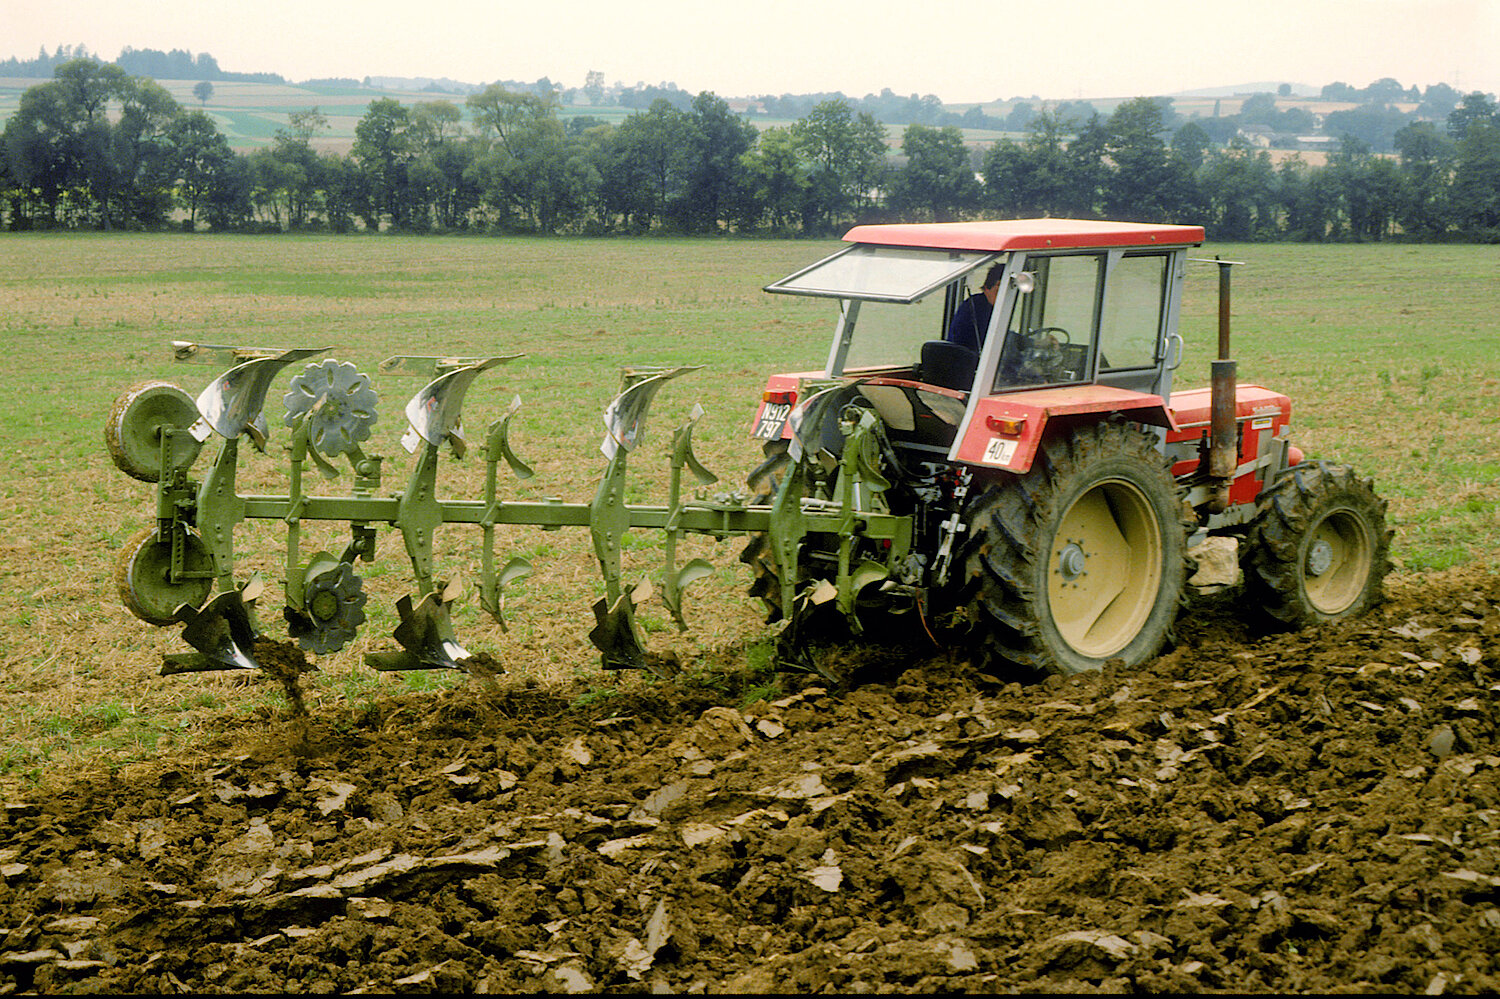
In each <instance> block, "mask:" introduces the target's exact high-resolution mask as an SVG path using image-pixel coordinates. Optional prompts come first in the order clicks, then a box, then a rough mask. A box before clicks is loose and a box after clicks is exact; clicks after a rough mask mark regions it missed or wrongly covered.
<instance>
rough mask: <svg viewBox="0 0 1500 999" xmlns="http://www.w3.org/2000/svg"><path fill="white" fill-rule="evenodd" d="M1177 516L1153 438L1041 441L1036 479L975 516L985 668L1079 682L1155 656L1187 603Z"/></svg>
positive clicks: (1122, 433)
mask: <svg viewBox="0 0 1500 999" xmlns="http://www.w3.org/2000/svg"><path fill="white" fill-rule="evenodd" d="M1180 509H1181V508H1180V503H1179V499H1178V490H1177V484H1176V482H1175V481H1174V480H1173V479H1172V476H1171V474H1170V473H1169V471H1168V469H1167V466H1166V463H1165V461H1164V460H1163V458H1162V456H1161V453H1160V452H1159V451H1157V449H1156V439H1155V437H1153V436H1152V435H1151V434H1150V433H1147V432H1145V431H1143V430H1140V429H1137V428H1134V427H1131V426H1128V425H1125V424H1119V423H1110V424H1104V425H1100V426H1090V427H1082V428H1079V429H1078V430H1076V431H1074V432H1073V433H1072V434H1071V435H1070V436H1067V437H1062V438H1056V439H1053V440H1049V441H1044V442H1043V443H1042V446H1041V448H1040V450H1039V451H1038V454H1037V458H1036V461H1035V462H1034V463H1033V465H1032V468H1031V471H1030V472H1028V473H1027V474H1025V475H1023V476H1020V477H1019V478H1016V479H1009V480H1007V481H1004V482H1000V483H997V484H995V485H993V486H991V487H990V488H989V489H987V490H986V491H985V492H984V493H983V494H982V495H981V496H980V497H979V498H978V499H977V500H976V501H975V503H974V505H973V506H972V507H971V514H970V517H969V540H968V543H967V546H966V548H965V569H966V576H967V584H966V585H967V590H968V593H969V597H968V614H969V622H970V626H971V628H972V629H973V640H974V644H975V654H976V663H977V665H978V666H979V667H980V668H981V669H984V670H986V671H989V672H998V673H1004V672H1007V664H1012V665H1013V666H1019V667H1021V668H1022V670H1023V671H1027V672H1029V673H1031V674H1032V675H1041V674H1047V673H1060V674H1064V675H1071V674H1074V673H1079V672H1083V671H1085V670H1095V669H1099V668H1101V667H1102V666H1103V665H1104V664H1105V663H1106V662H1109V661H1111V660H1122V661H1123V662H1124V663H1125V665H1126V666H1132V667H1133V666H1138V665H1140V664H1141V663H1143V662H1145V661H1146V660H1148V659H1150V658H1151V657H1153V656H1155V655H1156V654H1157V653H1158V652H1159V651H1160V650H1161V647H1162V645H1163V643H1164V642H1165V641H1166V640H1167V636H1168V633H1169V631H1170V630H1171V627H1172V623H1173V621H1174V620H1175V619H1176V615H1177V607H1178V603H1179V601H1180V599H1181V596H1182V589H1183V580H1184V578H1185V562H1184V557H1183V549H1184V542H1185V533H1186V532H1185V531H1184V529H1183V524H1182V520H1181V513H1180Z"/></svg>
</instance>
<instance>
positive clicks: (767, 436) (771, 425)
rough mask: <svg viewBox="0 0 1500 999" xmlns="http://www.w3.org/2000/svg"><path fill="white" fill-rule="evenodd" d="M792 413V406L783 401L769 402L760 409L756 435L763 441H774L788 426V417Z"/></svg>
mask: <svg viewBox="0 0 1500 999" xmlns="http://www.w3.org/2000/svg"><path fill="white" fill-rule="evenodd" d="M790 415H792V407H791V406H790V405H789V404H783V403H767V404H766V407H765V408H764V409H762V410H761V411H760V419H759V420H758V421H757V422H756V424H755V436H756V437H758V438H760V439H761V440H763V441H774V440H777V439H779V438H780V437H781V432H782V430H783V429H785V427H786V418H787V417H788V416H790Z"/></svg>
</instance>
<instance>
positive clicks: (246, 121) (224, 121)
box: [0, 77, 983, 152]
mask: <svg viewBox="0 0 1500 999" xmlns="http://www.w3.org/2000/svg"><path fill="white" fill-rule="evenodd" d="M44 82H46V81H45V80H38V79H19V78H15V77H0V124H3V123H4V121H5V119H7V118H9V117H10V116H11V115H13V114H15V112H16V110H17V108H19V107H20V104H21V95H22V94H23V93H25V92H26V91H27V90H28V89H30V88H31V87H34V86H36V85H37V84H39V83H44ZM157 82H158V83H159V84H161V86H162V87H164V88H166V90H167V92H168V93H170V94H171V95H172V97H173V98H174V99H175V100H176V101H177V102H178V103H179V104H181V105H182V106H183V107H185V108H189V109H193V110H203V111H206V112H207V113H208V115H209V116H210V117H212V118H213V120H214V122H215V123H216V124H217V125H218V127H219V131H220V132H221V133H223V135H224V137H225V138H226V139H228V140H229V144H230V146H231V147H233V148H234V149H236V150H238V151H240V152H248V151H250V150H252V149H257V148H259V147H262V146H267V145H270V143H271V141H272V140H273V139H274V138H275V136H276V132H277V130H278V129H284V128H286V126H287V115H288V114H289V113H291V112H293V111H306V110H309V109H311V108H317V109H318V111H319V112H321V113H322V114H323V115H324V116H325V117H327V119H328V128H327V129H326V130H325V131H323V132H321V133H319V135H318V136H316V137H315V138H314V140H313V145H314V147H316V148H318V149H320V150H329V151H333V152H348V150H349V149H350V147H351V146H353V144H354V128H355V126H356V125H358V124H359V120H360V118H362V117H363V116H364V114H365V112H366V111H367V110H368V109H369V107H370V103H371V102H372V101H378V100H384V99H387V98H389V99H393V100H397V101H400V102H401V103H402V104H405V105H407V106H411V105H413V104H416V103H418V102H421V101H438V100H445V101H449V102H451V103H452V104H453V105H454V106H456V107H457V108H458V109H459V111H460V112H461V113H463V115H464V120H465V123H466V124H467V123H468V107H467V105H466V104H465V103H464V102H465V100H466V99H467V98H466V96H465V95H461V94H446V93H430V92H426V91H417V90H410V91H403V90H376V89H369V88H365V87H347V86H345V87H333V86H297V85H292V84H270V83H215V84H214V85H213V86H214V92H213V95H212V96H210V97H209V99H208V100H207V101H206V102H202V101H199V100H198V98H197V97H195V96H194V95H193V87H195V86H196V85H197V83H198V81H197V80H158V81H157ZM633 113H635V110H634V109H632V108H623V107H598V108H592V107H574V106H569V107H565V108H563V109H562V110H561V114H560V116H561V117H562V118H563V120H564V121H566V120H567V119H568V118H572V117H578V116H582V115H587V116H590V117H594V118H599V119H601V120H603V121H606V122H609V123H610V124H615V125H618V124H619V123H620V122H621V121H623V120H624V119H625V117H626V116H627V115H630V114H633ZM750 121H751V122H752V123H753V124H754V125H755V126H756V127H757V128H760V129H766V128H771V127H773V126H782V125H789V124H791V120H790V119H782V118H771V117H764V116H755V117H752V118H751V119H750ZM979 134H981V135H982V134H983V133H979ZM892 136H893V137H894V140H895V141H896V142H898V143H899V141H900V130H899V129H893V130H892Z"/></svg>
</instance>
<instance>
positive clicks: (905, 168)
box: [0, 58, 1500, 241]
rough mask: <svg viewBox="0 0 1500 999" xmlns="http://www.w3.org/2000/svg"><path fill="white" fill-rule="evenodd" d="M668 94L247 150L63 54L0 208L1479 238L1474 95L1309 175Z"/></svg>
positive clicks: (33, 115) (1057, 120)
mask: <svg viewBox="0 0 1500 999" xmlns="http://www.w3.org/2000/svg"><path fill="white" fill-rule="evenodd" d="M680 103H681V102H675V103H674V102H673V101H669V100H667V99H665V98H660V97H659V98H656V99H654V100H653V101H652V102H651V104H650V105H649V106H647V107H645V108H643V109H641V110H638V111H636V112H635V113H632V114H630V115H628V116H626V117H625V118H624V119H623V120H622V121H621V122H620V123H619V124H610V123H606V122H604V121H601V120H599V119H596V118H592V117H587V116H575V117H566V118H565V117H564V116H563V115H562V114H561V107H560V104H559V102H558V100H557V96H556V94H555V93H553V92H542V93H538V92H535V91H516V90H511V89H507V87H505V86H504V85H500V84H496V85H491V86H489V87H487V88H485V89H483V90H480V91H477V92H475V93H473V94H471V95H469V96H468V97H467V98H466V99H465V101H464V107H463V108H460V106H459V105H458V104H456V103H454V102H453V101H450V100H446V99H435V100H431V101H424V102H419V103H416V104H413V105H410V106H408V105H404V104H402V103H400V102H399V101H396V100H393V99H389V98H382V99H377V100H374V101H372V102H371V103H370V105H369V106H368V108H367V110H366V112H365V114H364V115H363V116H362V117H361V119H360V120H359V122H358V124H357V125H356V128H355V137H354V144H353V147H352V148H351V149H350V150H349V151H348V152H347V153H335V152H326V151H325V152H318V151H317V150H316V149H315V148H314V140H315V139H316V138H317V136H318V135H319V134H320V132H322V131H323V130H325V129H326V128H327V120H326V119H325V118H324V116H323V115H321V114H320V113H319V112H318V110H317V109H316V108H313V109H307V110H303V111H298V112H293V113H292V114H290V115H288V123H287V126H286V127H285V128H283V129H281V130H279V131H278V132H277V133H276V135H275V138H274V141H273V142H272V143H271V144H270V145H269V146H267V147H266V148H262V149H258V150H256V151H254V152H251V153H248V154H246V153H238V152H235V151H234V150H232V149H231V148H230V146H229V143H228V141H227V139H226V138H225V137H224V135H223V134H222V133H220V132H219V130H218V128H217V126H216V125H215V123H214V121H213V119H212V118H210V117H209V116H208V115H207V114H205V113H204V112H202V111H200V110H190V109H184V108H183V107H181V106H180V105H179V104H178V103H177V102H176V101H175V100H174V99H173V98H172V97H171V96H170V95H169V94H168V93H167V92H166V91H165V90H164V89H163V88H162V87H161V86H159V85H158V84H156V83H155V82H154V81H153V80H151V79H149V78H146V77H142V76H132V75H130V74H128V73H126V72H125V71H124V70H123V69H121V68H120V67H119V66H116V65H110V64H101V63H99V62H97V61H95V60H93V59H90V58H80V59H72V60H69V61H67V62H65V63H62V64H61V65H59V66H57V67H56V69H55V70H54V76H53V79H51V80H49V81H47V82H45V83H42V84H38V85H36V86H34V87H31V88H30V89H28V90H27V91H26V92H25V93H24V94H23V95H22V98H21V102H20V107H19V109H18V111H17V112H16V114H14V115H13V116H12V117H11V118H10V119H9V120H8V121H7V122H6V125H5V129H4V132H3V135H0V216H3V222H4V225H5V226H6V227H7V228H10V229H35V228H59V227H69V228H101V229H140V230H159V229H164V228H168V227H174V226H176V227H182V228H187V229H198V228H202V227H207V228H211V229H214V230H223V231H268V230H274V231H285V230H318V231H332V232H351V231H357V230H363V231H403V232H537V233H584V234H606V233H647V232H672V233H684V234H698V233H725V232H736V233H774V234H807V235H821V234H826V233H830V232H836V231H838V230H839V229H840V228H841V227H843V226H845V225H847V224H849V223H851V222H854V221H880V220H890V219H902V220H922V219H933V220H948V219H961V218H974V217H1025V216H1033V215H1053V216H1072V217H1082V218H1093V217H1107V218H1117V219H1124V220H1136V221H1160V222H1192V223H1203V224H1205V225H1206V227H1207V229H1208V231H1209V234H1210V237H1211V238H1213V239H1221V240H1242V239H1295V240H1380V239H1389V238H1398V237H1399V238H1408V239H1468V240H1483V241H1500V109H1497V106H1496V104H1495V103H1494V101H1492V100H1491V99H1490V98H1489V97H1488V96H1486V95H1484V94H1479V93H1475V94H1470V95H1468V96H1467V97H1464V98H1462V99H1461V100H1460V101H1459V102H1458V103H1457V104H1456V105H1455V106H1454V107H1453V109H1452V111H1451V112H1450V113H1449V114H1448V116H1447V118H1446V120H1445V121H1443V122H1441V123H1434V122H1432V121H1425V120H1420V121H1411V122H1408V123H1407V124H1405V125H1403V126H1402V127H1401V128H1400V129H1399V130H1398V131H1397V133H1396V135H1395V137H1394V139H1393V143H1394V146H1395V148H1396V154H1395V155H1394V156H1381V155H1377V154H1376V153H1375V152H1374V151H1373V150H1372V148H1371V146H1370V144H1369V143H1368V142H1366V141H1364V140H1362V139H1360V138H1359V137H1357V136H1355V135H1352V134H1349V133H1345V135H1344V137H1343V139H1342V140H1341V142H1340V144H1339V146H1338V148H1337V149H1336V151H1335V152H1333V153H1332V154H1331V155H1330V156H1329V158H1328V162H1327V165H1326V166H1320V167H1313V166H1310V165H1308V164H1307V163H1305V162H1304V161H1302V160H1301V159H1300V158H1297V157H1293V158H1290V159H1287V160H1285V161H1283V162H1281V163H1280V164H1277V163H1275V162H1273V160H1272V158H1271V156H1270V154H1269V153H1268V152H1266V151H1265V150H1262V149H1257V148H1255V147H1253V146H1252V145H1251V144H1250V143H1249V142H1248V141H1246V140H1245V139H1244V138H1243V137H1241V136H1238V135H1236V136H1232V137H1230V138H1229V140H1228V141H1227V142H1222V143H1221V142H1215V141H1214V140H1213V137H1212V136H1211V135H1210V134H1209V131H1208V130H1207V129H1205V128H1204V126H1203V124H1202V123H1201V120H1198V119H1194V120H1189V121H1186V122H1181V121H1173V120H1172V117H1171V112H1170V104H1169V102H1167V101H1164V100H1162V99H1156V98H1145V97H1142V98H1136V99H1134V100H1131V101H1127V102H1125V103H1123V104H1121V105H1120V106H1119V107H1118V108H1117V109H1116V110H1115V111H1114V112H1113V113H1111V114H1110V115H1108V116H1104V115H1100V114H1097V113H1091V114H1089V115H1088V117H1086V118H1083V117H1080V116H1078V115H1076V114H1074V113H1072V109H1070V108H1056V109H1053V110H1051V111H1042V112H1039V113H1037V114H1035V115H1034V116H1032V117H1031V118H1030V119H1029V121H1028V123H1027V125H1026V129H1025V132H1024V137H1023V138H1021V139H1019V140H1012V139H1002V140H1001V141H999V142H997V143H994V144H993V145H991V146H989V147H988V148H987V149H986V150H984V151H983V152H980V151H977V150H975V149H971V148H970V147H969V146H968V145H966V143H965V141H964V137H963V134H962V132H961V131H960V130H959V128H958V127H956V126H954V125H928V124H922V123H912V124H910V125H908V126H907V127H906V128H905V130H904V131H903V132H902V134H901V137H900V141H899V144H898V145H897V147H896V149H894V150H893V149H892V148H891V144H890V141H889V140H888V137H887V129H886V127H885V125H883V124H882V123H881V122H880V121H879V120H878V119H877V118H876V116H875V115H874V114H873V113H871V112H869V111H858V110H856V109H855V108H853V107H851V105H850V103H849V102H848V101H846V100H845V99H843V98H841V97H829V98H825V99H823V100H821V101H819V102H818V103H816V104H815V105H813V106H812V107H811V108H810V109H809V110H808V111H807V113H806V114H805V115H803V116H801V117H799V118H797V119H796V120H795V121H793V122H792V123H791V124H790V125H786V126H781V127H772V128H767V129H765V130H763V131H762V130H757V129H756V128H755V127H754V126H753V125H751V124H750V123H748V122H747V121H745V120H744V119H743V118H741V117H739V116H737V115H736V114H734V113H733V112H732V111H731V110H730V107H729V105H728V103H727V102H726V101H724V100H723V99H721V98H719V97H717V96H716V95H714V94H712V93H707V92H705V93H701V94H698V95H697V96H695V97H693V98H692V99H691V100H690V101H688V102H686V105H685V106H679V104H680ZM1247 103H1248V102H1247ZM1273 110H1274V107H1273ZM1440 126H1441V127H1440Z"/></svg>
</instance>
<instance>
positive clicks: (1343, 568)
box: [1240, 461, 1391, 630]
mask: <svg viewBox="0 0 1500 999" xmlns="http://www.w3.org/2000/svg"><path fill="white" fill-rule="evenodd" d="M1261 502H1262V510H1261V512H1260V514H1259V515H1258V516H1257V518H1256V520H1255V521H1254V523H1252V524H1251V526H1250V531H1249V533H1248V534H1247V535H1246V537H1245V543H1244V546H1243V548H1242V554H1241V557H1240V567H1241V569H1242V570H1243V571H1244V575H1245V589H1246V593H1247V596H1248V597H1249V598H1250V602H1251V606H1253V607H1255V608H1256V609H1257V610H1258V611H1259V612H1260V613H1261V614H1262V615H1263V616H1264V618H1265V622H1264V623H1266V624H1267V625H1269V626H1270V627H1272V628H1275V629H1280V630H1293V629H1296V628H1301V627H1304V626H1306V625H1310V624H1317V623H1320V622H1329V621H1342V620H1344V619H1346V618H1351V617H1355V616H1357V615H1359V614H1362V613H1364V612H1365V611H1367V610H1369V609H1370V608H1371V607H1373V606H1374V605H1375V604H1376V603H1378V602H1379V601H1380V599H1381V586H1382V584H1383V582H1384V580H1385V574H1386V572H1387V571H1388V570H1389V568H1390V563H1389V551H1390V538H1391V531H1390V530H1388V529H1387V528H1386V526H1385V511H1386V503H1385V501H1384V500H1382V499H1381V498H1380V497H1379V496H1377V495H1376V494H1375V489H1374V485H1373V484H1372V483H1371V481H1370V480H1369V479H1361V478H1359V477H1358V476H1357V475H1355V474H1354V470H1353V469H1351V468H1349V467H1348V466H1347V465H1335V464H1332V463H1330V462H1326V461H1315V462H1306V463H1304V464H1301V465H1295V466H1293V467H1292V469H1291V471H1290V472H1289V473H1288V474H1287V475H1286V477H1285V478H1283V479H1282V480H1281V481H1280V482H1278V483H1276V484H1275V485H1274V486H1272V487H1271V488H1270V489H1269V490H1267V492H1266V494H1265V497H1264V498H1263V499H1262V501H1261Z"/></svg>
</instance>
